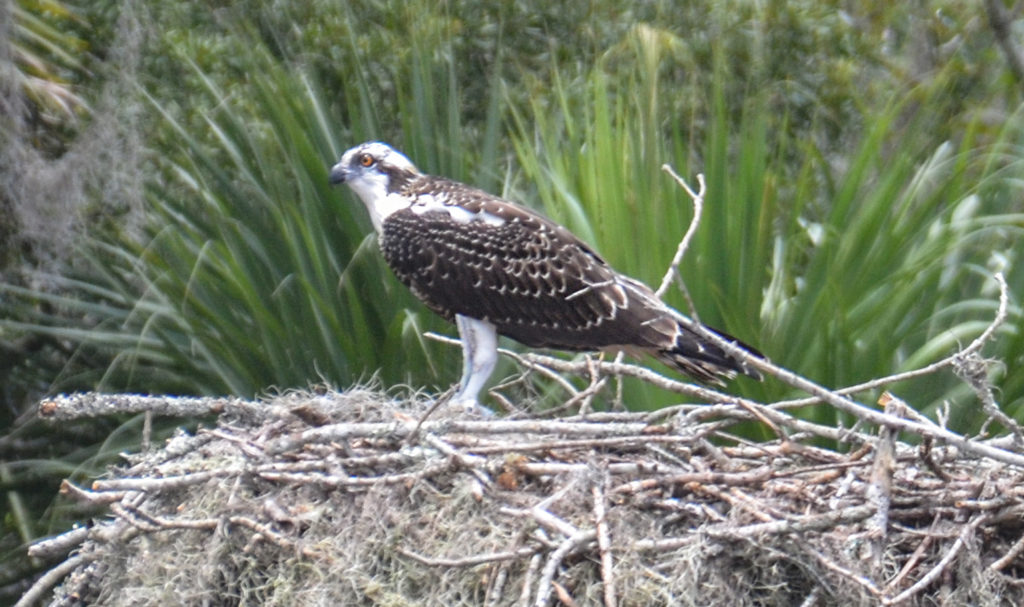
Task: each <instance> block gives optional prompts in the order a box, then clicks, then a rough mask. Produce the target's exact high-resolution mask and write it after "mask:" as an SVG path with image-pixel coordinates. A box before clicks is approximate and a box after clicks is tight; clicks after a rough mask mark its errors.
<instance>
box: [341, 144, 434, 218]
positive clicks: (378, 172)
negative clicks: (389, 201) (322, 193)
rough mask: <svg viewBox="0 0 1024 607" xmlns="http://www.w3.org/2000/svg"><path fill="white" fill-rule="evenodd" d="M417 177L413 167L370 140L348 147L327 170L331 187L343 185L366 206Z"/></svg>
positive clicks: (390, 149)
mask: <svg viewBox="0 0 1024 607" xmlns="http://www.w3.org/2000/svg"><path fill="white" fill-rule="evenodd" d="M419 175H420V172H419V170H418V169H417V168H416V166H415V165H414V164H413V163H412V162H411V161H410V160H409V159H408V158H406V157H405V156H404V155H403V154H402V153H401V152H398V151H396V150H395V149H394V148H392V147H391V146H389V145H388V144H386V143H381V142H379V141H370V142H367V143H363V144H360V145H357V146H355V147H354V148H351V149H350V150H348V151H347V152H345V153H344V154H342V155H341V160H339V161H338V163H337V164H335V165H334V166H333V167H331V173H330V182H331V184H332V185H337V184H339V183H344V184H347V185H348V186H349V187H350V188H352V190H353V191H354V192H355V193H356V194H357V195H358V196H359V197H360V198H361V199H362V200H363V202H365V203H367V204H372V202H373V201H375V200H377V199H380V198H384V197H386V196H387V195H388V194H391V193H394V192H397V191H399V190H400V189H401V187H402V185H404V184H405V183H407V182H408V181H409V180H411V179H413V178H415V177H417V176H419Z"/></svg>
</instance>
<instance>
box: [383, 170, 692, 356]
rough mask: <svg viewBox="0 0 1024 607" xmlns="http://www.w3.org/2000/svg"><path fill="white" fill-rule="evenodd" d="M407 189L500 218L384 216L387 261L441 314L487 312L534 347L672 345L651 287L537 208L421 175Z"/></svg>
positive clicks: (438, 213)
mask: <svg viewBox="0 0 1024 607" xmlns="http://www.w3.org/2000/svg"><path fill="white" fill-rule="evenodd" d="M405 193H407V194H409V195H411V196H417V195H421V194H429V195H430V196H432V197H433V198H434V200H435V201H442V202H443V203H444V204H446V205H447V204H457V205H458V206H460V207H462V208H463V209H465V210H466V211H468V212H470V213H473V214H479V213H481V212H482V213H484V214H486V216H488V217H490V218H491V221H485V220H483V219H473V220H471V221H467V220H465V219H463V220H462V221H459V220H457V219H456V218H453V217H452V215H451V214H449V213H448V212H447V211H446V210H444V209H440V208H438V209H436V210H430V211H426V212H416V211H414V210H413V209H405V210H402V211H399V212H397V213H394V214H393V215H391V216H389V217H388V218H387V220H386V221H385V222H384V226H383V232H382V234H381V241H380V245H381V250H382V251H383V253H384V258H385V259H386V260H387V262H388V264H389V265H390V266H391V268H392V270H393V271H394V272H395V274H396V275H397V276H398V278H399V280H401V281H402V282H403V283H404V284H406V285H407V286H409V288H410V289H412V291H413V293H415V294H416V296H417V297H419V298H420V299H422V300H423V301H424V302H425V303H426V304H427V306H428V307H430V308H431V309H432V310H434V311H435V312H437V313H438V314H440V315H441V316H443V317H445V318H447V319H449V320H451V319H452V318H453V316H454V315H455V314H462V315H464V316H469V317H472V318H479V319H482V320H486V321H488V322H491V323H493V324H494V325H495V326H496V327H497V328H498V332H499V333H500V334H502V335H506V336H508V337H511V338H513V339H515V340H516V341H519V342H522V343H524V344H526V345H528V346H533V347H553V348H558V349H564V350H593V349H600V348H604V347H608V346H613V345H635V346H638V347H641V348H658V347H665V345H666V343H668V342H669V340H670V337H669V336H668V335H671V334H674V332H675V322H674V321H671V319H669V318H665V319H664V321H662V320H661V318H660V317H662V316H664V314H663V312H660V311H659V309H660V308H661V304H660V302H658V301H657V300H656V299H653V296H651V297H647V296H646V295H645V294H644V293H643V291H647V293H649V290H647V288H646V287H644V286H643V285H640V284H639V283H636V282H635V281H632V280H630V279H628V278H625V277H623V276H620V275H618V274H617V273H616V272H615V271H614V270H612V269H611V268H610V267H609V266H608V265H607V264H606V263H605V262H604V260H602V259H601V258H600V257H599V256H598V255H597V254H595V253H594V252H593V251H592V250H591V249H590V248H589V247H587V245H585V244H584V243H583V242H581V241H580V240H579V239H577V238H576V237H575V236H573V235H572V233H570V232H569V231H568V230H566V229H565V228H563V227H561V226H559V225H557V224H555V223H554V222H552V221H550V220H548V219H546V218H544V217H542V216H540V215H538V214H537V213H534V212H533V211H530V210H529V209H526V208H524V207H521V206H519V205H516V204H514V203H511V202H508V201H505V200H502V199H500V198H497V197H495V196H491V195H490V194H487V193H485V192H483V191H481V190H477V189H475V188H469V187H468V186H464V185H462V184H458V183H456V182H452V181H449V180H446V179H440V178H435V177H424V178H421V179H418V180H416V181H415V182H413V183H412V184H411V185H410V187H409V188H408V189H407V191H406V192H405ZM641 290H642V291H641ZM658 325H662V326H658Z"/></svg>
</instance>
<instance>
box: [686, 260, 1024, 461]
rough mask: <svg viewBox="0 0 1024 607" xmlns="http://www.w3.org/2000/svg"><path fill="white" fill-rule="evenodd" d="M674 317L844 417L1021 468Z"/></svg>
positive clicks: (1011, 456)
mask: <svg viewBox="0 0 1024 607" xmlns="http://www.w3.org/2000/svg"><path fill="white" fill-rule="evenodd" d="M995 279H996V280H997V281H998V282H999V287H1000V309H1001V310H1002V307H1003V306H1002V301H1003V300H1004V298H1006V297H1007V295H1006V281H1005V280H1004V279H1003V276H1002V274H1001V273H997V274H995ZM674 316H675V317H676V318H677V320H679V322H681V323H683V324H684V325H686V326H688V327H689V328H690V329H692V330H693V331H694V332H696V333H698V334H699V335H700V336H701V337H704V338H705V339H707V340H709V341H711V342H712V343H714V344H715V345H717V346H719V347H720V348H723V349H724V350H725V351H726V352H727V353H728V354H729V355H731V356H733V357H734V358H736V359H737V360H740V361H741V362H742V363H743V364H747V365H749V366H751V367H754V368H755V369H757V370H759V371H762V372H764V373H765V374H767V375H771V376H774V377H776V378H778V379H780V380H782V381H783V382H785V383H787V384H789V385H791V386H793V387H794V388H798V389H800V390H803V391H804V392H807V393H809V394H811V395H812V396H816V397H818V398H819V399H820V400H822V401H824V402H826V403H828V404H830V405H832V406H833V407H835V408H836V409H839V410H840V411H843V412H844V413H849V414H850V415H853V416H854V417H856V418H858V419H860V420H862V421H867V422H871V423H873V424H876V425H880V426H888V427H890V428H893V429H895V430H900V431H904V432H911V433H913V434H917V435H919V436H929V437H931V438H934V439H938V440H942V441H945V442H947V443H950V444H952V445H955V446H956V447H959V448H960V449H962V450H964V451H966V452H968V453H971V454H973V455H976V456H981V457H988V458H991V459H994V460H996V461H999V462H1003V463H1004V464H1011V465H1014V466H1018V467H1021V468H1024V455H1021V454H1018V453H1013V452H1010V451H1006V450H1003V449H999V448H996V447H993V446H991V445H988V444H985V443H980V442H978V441H975V440H971V439H969V438H967V437H965V436H963V435H960V434H957V433H955V432H951V431H949V430H946V429H945V428H942V427H939V426H934V425H930V424H922V423H920V422H914V421H910V420H907V419H902V418H899V417H896V416H893V415H887V414H886V413H884V412H882V411H878V410H876V409H871V408H869V407H866V406H864V405H862V404H860V403H857V402H854V401H852V400H850V399H849V398H846V397H843V396H840V395H837V394H835V393H833V392H830V391H829V390H828V389H826V388H824V387H822V386H820V385H818V384H816V383H814V382H812V381H810V380H808V379H805V378H803V377H801V376H799V375H797V374H795V373H793V372H792V371H788V370H786V369H783V368H782V367H779V366H776V365H774V364H772V363H770V362H768V361H767V360H765V359H761V358H755V357H753V356H751V355H750V354H749V353H748V352H747V351H746V350H743V349H742V348H740V347H739V346H737V345H736V344H734V343H732V342H730V341H728V340H726V339H723V338H722V337H721V336H719V335H717V334H715V333H713V332H712V331H709V330H708V329H706V328H705V327H703V326H702V325H699V324H696V323H694V322H692V321H691V320H690V319H688V318H686V317H685V316H683V315H682V314H679V313H675V314H674ZM1000 316H1001V318H1005V316H1003V315H1000ZM1001 318H1000V317H998V316H997V320H999V321H1000V322H1001ZM993 326H995V323H993V325H990V328H992V327H993ZM988 335H991V331H989V330H986V331H985V333H984V334H983V335H982V336H980V337H979V338H978V339H979V340H980V339H981V338H982V337H985V336H988ZM975 341H978V340H975ZM972 345H973V344H972Z"/></svg>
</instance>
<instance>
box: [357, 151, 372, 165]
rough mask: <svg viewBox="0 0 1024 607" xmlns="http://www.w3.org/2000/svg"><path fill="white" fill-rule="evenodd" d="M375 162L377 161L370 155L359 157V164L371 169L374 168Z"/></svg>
mask: <svg viewBox="0 0 1024 607" xmlns="http://www.w3.org/2000/svg"><path fill="white" fill-rule="evenodd" d="M374 162H375V161H374V159H373V156H371V155H369V154H363V155H361V156H360V157H359V164H361V165H363V166H364V167H371V166H373V163H374Z"/></svg>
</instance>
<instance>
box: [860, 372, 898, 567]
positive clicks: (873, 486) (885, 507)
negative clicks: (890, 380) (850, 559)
mask: <svg viewBox="0 0 1024 607" xmlns="http://www.w3.org/2000/svg"><path fill="white" fill-rule="evenodd" d="M878 404H880V405H882V406H884V407H885V412H886V413H887V414H889V415H896V414H898V412H899V411H900V410H901V409H902V402H901V401H899V400H898V399H896V398H894V397H893V396H892V395H891V394H889V393H888V392H885V393H883V394H882V396H881V398H879V399H878ZM895 467H896V432H894V431H893V430H892V429H891V428H889V427H887V426H882V427H881V428H879V429H878V443H876V445H875V460H874V462H873V464H872V466H871V482H870V483H868V487H867V491H866V493H867V499H868V502H869V503H871V504H873V505H874V506H875V509H876V512H875V516H873V517H872V519H871V527H872V529H871V534H872V535H873V536H874V539H875V542H874V552H875V554H874V557H875V568H876V569H877V570H878V571H881V566H882V557H883V553H884V545H885V533H886V530H887V529H888V528H889V506H890V504H891V501H892V476H893V472H894V470H895Z"/></svg>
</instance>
